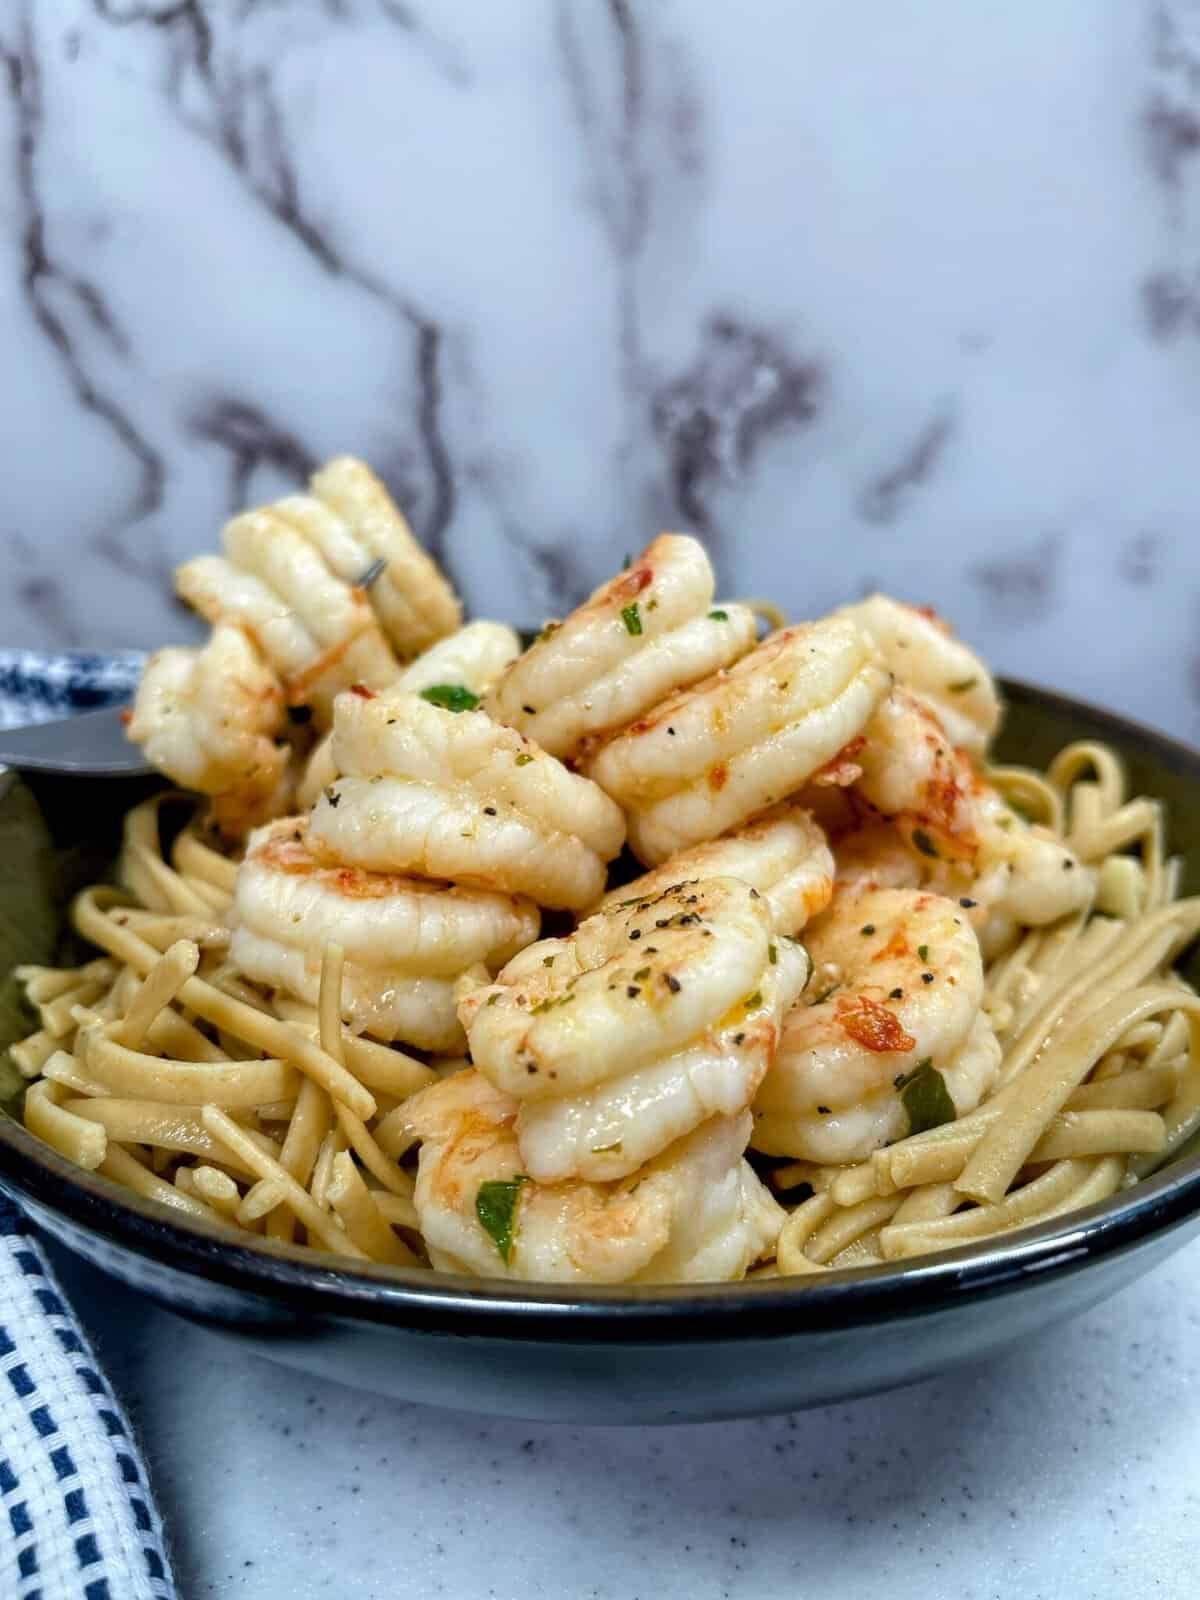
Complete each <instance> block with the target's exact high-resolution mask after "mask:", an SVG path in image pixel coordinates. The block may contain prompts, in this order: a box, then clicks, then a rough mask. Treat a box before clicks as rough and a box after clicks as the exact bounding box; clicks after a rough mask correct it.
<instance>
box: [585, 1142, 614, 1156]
mask: <svg viewBox="0 0 1200 1600" xmlns="http://www.w3.org/2000/svg"><path fill="white" fill-rule="evenodd" d="M620 1148H621V1141H620V1139H618V1140H617V1141H616V1143H615V1144H594V1145H593V1146H592V1154H593V1155H594V1156H607V1155H612V1153H613V1152H614V1151H615V1150H619V1149H620Z"/></svg>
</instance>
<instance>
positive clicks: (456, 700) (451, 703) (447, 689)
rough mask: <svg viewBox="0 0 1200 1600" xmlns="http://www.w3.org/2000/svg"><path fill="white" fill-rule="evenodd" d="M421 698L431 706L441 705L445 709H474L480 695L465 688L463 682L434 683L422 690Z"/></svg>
mask: <svg viewBox="0 0 1200 1600" xmlns="http://www.w3.org/2000/svg"><path fill="white" fill-rule="evenodd" d="M421 699H422V700H428V701H429V704H430V705H431V706H441V708H442V710H443V711H474V709H475V707H476V706H477V705H478V704H479V696H478V695H477V694H472V693H471V691H470V689H465V688H464V687H463V686H462V684H461V683H434V684H430V686H429V688H428V689H422V690H421Z"/></svg>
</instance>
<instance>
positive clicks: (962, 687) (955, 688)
mask: <svg viewBox="0 0 1200 1600" xmlns="http://www.w3.org/2000/svg"><path fill="white" fill-rule="evenodd" d="M978 682H979V679H978V678H964V679H963V680H962V681H961V683H948V684H947V685H946V687H947V689H949V691H950V693H951V694H966V692H967V690H968V689H973V688H974V687H975V685H976V684H977V683H978Z"/></svg>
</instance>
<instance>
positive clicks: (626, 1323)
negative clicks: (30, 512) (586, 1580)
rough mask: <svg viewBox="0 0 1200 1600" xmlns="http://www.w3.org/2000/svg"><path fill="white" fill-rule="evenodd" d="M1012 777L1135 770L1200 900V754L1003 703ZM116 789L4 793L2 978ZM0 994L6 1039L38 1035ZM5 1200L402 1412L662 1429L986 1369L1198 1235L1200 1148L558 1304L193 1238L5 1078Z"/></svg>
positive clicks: (191, 1312)
mask: <svg viewBox="0 0 1200 1600" xmlns="http://www.w3.org/2000/svg"><path fill="white" fill-rule="evenodd" d="M1005 687H1006V693H1007V697H1008V707H1009V709H1008V716H1007V719H1006V723H1005V728H1004V733H1003V736H1002V738H1001V739H1000V741H999V756H1000V758H1001V759H1009V760H1013V759H1015V760H1020V761H1022V762H1027V763H1032V764H1035V765H1044V764H1046V763H1047V762H1048V761H1049V759H1050V758H1051V757H1052V756H1053V755H1054V753H1055V752H1056V751H1057V750H1058V749H1060V748H1061V746H1063V745H1064V744H1067V743H1070V742H1071V741H1072V740H1074V739H1080V738H1089V739H1102V740H1105V741H1107V742H1108V743H1110V744H1112V745H1113V746H1115V747H1116V748H1117V749H1118V750H1119V751H1120V752H1121V754H1122V755H1123V756H1124V758H1125V760H1126V762H1127V764H1128V767H1129V772H1130V779H1131V783H1132V785H1133V786H1134V788H1135V789H1136V790H1139V791H1141V792H1144V793H1147V794H1151V795H1155V796H1158V797H1159V798H1161V799H1163V800H1164V801H1165V802H1166V803H1167V805H1168V807H1169V816H1170V824H1171V829H1170V831H1171V838H1172V845H1173V848H1174V849H1175V850H1176V851H1178V852H1179V853H1181V854H1182V855H1183V856H1184V857H1185V860H1186V873H1185V879H1184V887H1185V891H1187V892H1196V890H1197V889H1198V888H1200V754H1198V753H1196V752H1194V751H1191V750H1189V749H1186V748H1185V747H1184V746H1182V745H1179V744H1177V743H1175V742H1174V741H1173V740H1171V739H1168V738H1166V737H1165V736H1164V735H1162V734H1158V733H1155V732H1152V731H1150V730H1148V729H1145V728H1141V727H1138V726H1136V725H1134V724H1133V723H1130V722H1127V721H1125V720H1123V719H1121V718H1119V717H1116V716H1112V715H1110V714H1109V713H1107V712H1105V711H1100V710H1097V709H1095V708H1093V707H1091V706H1088V705H1085V704H1083V703H1081V702H1078V701H1075V700H1071V699H1067V698H1065V697H1063V696H1061V695H1058V694H1053V693H1050V692H1048V691H1046V690H1043V689H1037V688H1032V687H1030V686H1028V685H1024V684H1020V683H1009V684H1007V685H1006V686H1005ZM136 798H138V795H137V794H136V793H135V792H132V791H131V790H130V789H129V788H128V787H127V786H126V785H124V784H121V783H117V782H115V781H114V780H102V781H99V782H97V783H94V784H93V785H92V786H90V787H89V788H88V789H87V790H86V791H85V790H83V788H82V786H81V785H79V784H75V783H71V782H70V781H69V780H68V781H62V780H60V781H57V782H46V781H42V782H40V783H38V784H36V786H30V785H27V784H25V783H23V782H21V781H20V780H18V779H17V778H16V777H15V776H14V775H13V774H11V773H7V774H4V775H2V776H0V971H3V972H8V971H9V969H10V967H11V966H12V965H13V964H14V963H16V962H19V961H46V960H48V959H50V958H51V956H52V953H53V952H54V950H55V948H56V946H57V944H58V942H59V940H60V938H61V929H62V925H63V910H64V906H65V904H66V901H67V898H68V897H69V895H70V893H71V892H72V890H73V889H74V888H75V887H77V886H78V885H79V884H81V883H83V882H86V881H89V880H91V879H93V878H94V877H95V875H96V873H97V871H98V870H100V869H102V868H103V867H104V865H105V864H106V863H107V862H110V861H111V859H112V855H113V852H114V847H115V841H116V838H117V833H118V829H119V822H120V816H121V813H122V812H123V810H124V809H125V807H126V806H128V805H129V804H131V803H133V801H134V799H136ZM27 1028H28V1024H27V1022H26V1021H25V1020H24V1019H23V1018H22V1015H21V1011H20V1006H19V1001H18V1000H17V997H16V992H15V982H14V980H12V979H11V978H10V979H8V980H6V982H5V983H4V985H3V987H2V988H0V1045H4V1046H7V1044H8V1043H10V1042H11V1041H12V1039H14V1038H16V1037H19V1036H20V1034H21V1033H22V1032H24V1031H27ZM2 1087H3V1089H4V1091H5V1095H6V1099H5V1104H6V1108H7V1109H6V1111H5V1113H4V1114H0V1188H2V1189H3V1190H4V1191H5V1192H7V1193H8V1194H9V1195H11V1196H12V1197H13V1198H14V1199H16V1200H17V1201H18V1202H19V1203H20V1204H21V1205H22V1206H23V1207H24V1208H25V1210H26V1212H27V1213H28V1215H29V1216H30V1217H31V1218H32V1220H33V1221H34V1223H35V1224H36V1225H37V1227H38V1228H40V1229H41V1230H42V1231H43V1232H45V1233H46V1234H47V1235H49V1236H50V1237H51V1238H53V1239H55V1240H57V1241H59V1242H60V1243H61V1244H63V1245H65V1246H66V1247H67V1248H68V1249H70V1250H73V1251H75V1252H76V1253H77V1254H79V1255H80V1256H82V1257H84V1258H85V1259H86V1260H88V1261H90V1262H91V1263H93V1264H94V1265H95V1266H97V1267H99V1268H101V1269H102V1270H103V1271H105V1272H107V1273H110V1274H111V1275H112V1276H113V1277H115V1278H118V1279H119V1280H120V1281H121V1282H122V1283H125V1284H127V1285H129V1286H130V1287H132V1288H134V1289H138V1290H140V1291H142V1292H143V1293H145V1294H147V1295H149V1296H150V1297H151V1298H152V1299H154V1300H156V1301H158V1302H159V1303H160V1304H162V1305H163V1306H165V1307H167V1308H168V1309H170V1310H172V1311H175V1312H178V1313H179V1314H181V1315H183V1316H185V1317H189V1318H192V1319H193V1320H195V1321H197V1322H202V1323H205V1324H208V1325H210V1326H212V1327H214V1328H218V1329H221V1330H224V1331H226V1332H227V1333H228V1334H230V1335H231V1336H232V1337H234V1338H236V1339H238V1340H239V1341H241V1342H242V1343H243V1344H244V1345H245V1346H247V1347H249V1348H251V1349H254V1350H256V1351H258V1352H259V1353H261V1354H263V1355H267V1356H270V1357H273V1358H274V1359H276V1360H278V1361H282V1362H285V1363H287V1364H289V1365H292V1366H295V1367H299V1368H302V1369H304V1370H305V1371H308V1372H312V1373H316V1374H319V1375H322V1376H328V1377H332V1378H335V1379H338V1380H339V1381H341V1382H344V1383H349V1384H353V1385H357V1386H358V1387H361V1388H366V1389H373V1390H377V1391H380V1392H382V1393H386V1394H391V1395H395V1396H398V1397H400V1398H403V1399H407V1400H420V1401H425V1402H429V1403H433V1404H439V1405H447V1406H455V1407H464V1408H470V1409H472V1410H475V1411H481V1412H492V1413H497V1414H507V1415H512V1416H520V1417H526V1418H530V1419H539V1420H545V1421H566V1422H574V1423H593V1422H605V1423H631V1422H638V1423H670V1422H683V1421H701V1420H715V1419H718V1418H727V1417H739V1416H749V1415H754V1414H761V1413H766V1412H773V1411H783V1410H792V1409H795V1408H798V1407H804V1406H816V1405H822V1404H825V1403H827V1402H830V1401H834V1400H840V1399H845V1398H848V1397H850V1396H853V1395H860V1394H865V1393H869V1392H872V1391H876V1390H883V1389H887V1388H889V1387H892V1386H895V1385H898V1384H904V1383H911V1382H913V1381H914V1380H916V1379H919V1378H923V1377H927V1376H930V1375H931V1374H933V1373H935V1372H941V1371H943V1370H945V1368H947V1367H950V1366H953V1365H955V1364H957V1363H960V1362H964V1361H968V1360H978V1359H980V1358H981V1357H985V1356H987V1355H989V1354H991V1353H992V1352H994V1351H997V1350H999V1349H1000V1348H1002V1347H1003V1346H1005V1345H1008V1344H1011V1343H1015V1342H1017V1341H1020V1340H1025V1339H1028V1338H1030V1337H1032V1336H1033V1335H1034V1334H1037V1333H1039V1332H1040V1331H1041V1330H1043V1329H1045V1328H1047V1327H1049V1326H1050V1325H1051V1324H1053V1323H1055V1322H1058V1321H1060V1320H1062V1319H1063V1318H1066V1317H1069V1316H1074V1315H1075V1314H1076V1313H1078V1312H1081V1311H1084V1310H1086V1309H1087V1308H1088V1307H1090V1306H1093V1305H1095V1304H1096V1303H1097V1302H1098V1301H1100V1300H1102V1299H1104V1298H1105V1297H1106V1296H1108V1295H1110V1294H1115V1293H1116V1292H1117V1290H1119V1289H1121V1288H1122V1287H1123V1286H1124V1285H1126V1284H1128V1283H1130V1282H1131V1281H1132V1280H1133V1279H1134V1278H1136V1277H1138V1276H1140V1275H1141V1274H1142V1273H1143V1272H1146V1271H1148V1270H1149V1268H1151V1267H1152V1266H1154V1265H1155V1264H1156V1263H1157V1262H1158V1261H1161V1260H1162V1259H1163V1258H1164V1257H1165V1256H1167V1255H1169V1254H1170V1253H1171V1252H1172V1251H1174V1250H1177V1249H1178V1248H1179V1247H1180V1245H1182V1244H1183V1243H1184V1242H1185V1241H1186V1240H1187V1239H1189V1238H1190V1237H1191V1236H1192V1235H1194V1234H1195V1233H1196V1232H1197V1231H1200V1154H1198V1153H1197V1152H1196V1150H1195V1149H1194V1148H1192V1149H1189V1150H1185V1151H1182V1152H1180V1154H1179V1155H1178V1156H1177V1157H1176V1159H1175V1160H1174V1161H1173V1162H1172V1164H1171V1165H1170V1166H1169V1167H1167V1168H1166V1169H1164V1170H1163V1171H1162V1172H1160V1173H1158V1174H1156V1175H1155V1176H1153V1177H1151V1178H1149V1179H1147V1180H1145V1181H1144V1182H1142V1183H1141V1184H1139V1185H1137V1186H1136V1187H1135V1188H1133V1189H1131V1190H1126V1191H1124V1192H1123V1193H1121V1194H1119V1195H1116V1196H1114V1197H1113V1198H1112V1199H1110V1200H1107V1201H1104V1202H1102V1203H1101V1204H1099V1205H1095V1206H1092V1207H1090V1208H1088V1209H1087V1210H1085V1211H1080V1212H1077V1213H1074V1214H1071V1215H1069V1216H1066V1217H1061V1218H1057V1219H1055V1220H1054V1221H1052V1222H1049V1223H1045V1224H1042V1225H1041V1226H1038V1227H1033V1228H1028V1229H1024V1230H1021V1231H1020V1232H1016V1233H1013V1234H1011V1235H1009V1236H1007V1237H1005V1238H1003V1239H1001V1240H996V1239H989V1240H986V1241H984V1242H981V1243H979V1244H975V1245H969V1246H964V1247H962V1248H959V1249H956V1250H951V1251H947V1252H945V1253H943V1254H940V1255H938V1256H935V1257H930V1258H927V1259H921V1260H918V1261H916V1262H915V1263H912V1264H907V1265H905V1266H904V1267H903V1269H902V1270H901V1269H900V1268H898V1267H896V1266H891V1265H888V1266H877V1267H865V1268H859V1269H857V1270H852V1271H844V1272H840V1273H836V1274H830V1275H829V1276H828V1277H805V1278H803V1279H774V1280H762V1281H760V1282H750V1283H741V1284H732V1285H710V1286H705V1285H699V1286H688V1287H679V1288H659V1287H648V1288H639V1289H575V1288H571V1289H564V1288H563V1287H562V1286H558V1285H547V1286H544V1287H543V1286H539V1285H535V1284H514V1283H510V1282H507V1281H505V1282H501V1281H496V1282H492V1281H487V1280H482V1279H475V1278H470V1279H468V1278H457V1277H449V1276H440V1275H437V1276H435V1275H431V1274H429V1273H416V1272H412V1273H406V1272H404V1271H402V1270H398V1269H394V1268H385V1267H371V1266H364V1267H354V1268H351V1267H348V1266H344V1265H339V1264H337V1262H336V1260H335V1258H333V1257H330V1256H319V1255H315V1254H312V1253H310V1252H307V1251H304V1250H301V1249H299V1248H296V1247H292V1246H285V1245H268V1244H258V1243H256V1244H255V1245H253V1246H248V1245H246V1244H243V1243H240V1242H238V1239H237V1237H236V1235H235V1234H234V1233H233V1232H232V1231H229V1230H226V1229H224V1228H222V1227H220V1226H206V1225H204V1224H203V1223H192V1222H187V1223H184V1222H179V1221H177V1220H175V1218H174V1217H173V1216H172V1215H171V1214H169V1213H168V1212H166V1211H165V1210H163V1209H161V1208H160V1207H158V1206H157V1205H155V1204H153V1203H151V1202H147V1201H143V1200H140V1199H138V1198H136V1197H134V1196H132V1195H129V1194H127V1193H126V1192H125V1191H124V1190H121V1189H117V1188H115V1187H114V1186H113V1185H112V1184H110V1183H109V1182H108V1181H107V1180H106V1179H103V1178H100V1177H97V1176H96V1175H94V1174H92V1173H87V1172H83V1171H81V1170H80V1169H78V1168H76V1167H74V1166H72V1165H71V1164H70V1163H68V1162H67V1161H65V1160H63V1159H62V1158H61V1157H59V1156H57V1155H56V1154H55V1153H54V1152H53V1151H51V1150H50V1149H48V1148H47V1147H46V1146H44V1145H42V1144H41V1143H40V1142H39V1141H38V1140H37V1139H35V1138H34V1137H33V1136H32V1135H30V1134H28V1133H27V1132H26V1131H25V1130H24V1128H22V1127H21V1126H20V1125H19V1123H18V1122H17V1121H15V1120H14V1118H13V1116H12V1114H11V1113H12V1112H13V1111H14V1110H15V1109H16V1103H17V1098H18V1097H19V1093H20V1086H19V1084H17V1083H16V1082H14V1081H12V1080H9V1081H7V1082H5V1083H4V1084H3V1086H2Z"/></svg>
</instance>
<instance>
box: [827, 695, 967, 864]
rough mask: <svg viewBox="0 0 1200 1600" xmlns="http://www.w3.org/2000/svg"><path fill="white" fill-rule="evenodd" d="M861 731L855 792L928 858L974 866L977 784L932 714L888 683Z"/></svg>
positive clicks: (932, 712)
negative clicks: (886, 688) (887, 688)
mask: <svg viewBox="0 0 1200 1600" xmlns="http://www.w3.org/2000/svg"><path fill="white" fill-rule="evenodd" d="M865 733H866V738H865V741H864V743H863V745H862V747H861V749H860V750H859V751H858V753H857V755H856V757H855V759H856V761H857V763H858V766H859V768H860V776H859V778H858V780H857V783H856V785H855V787H856V789H857V791H858V793H860V794H861V795H863V796H864V798H865V799H867V800H868V801H870V803H871V805H873V806H874V807H875V809H876V810H877V811H880V812H882V814H883V815H884V816H885V817H888V818H891V819H892V820H893V821H895V822H896V824H897V826H898V827H899V828H900V829H901V831H902V833H903V834H904V835H905V836H906V837H907V838H908V839H909V840H910V841H911V842H912V844H913V845H914V847H915V848H916V849H918V850H920V851H921V852H922V854H924V855H926V856H928V857H929V858H930V859H931V860H953V861H959V862H962V863H964V864H966V865H967V866H968V868H969V867H971V866H973V865H974V863H975V860H976V858H977V856H978V853H979V843H980V841H979V821H980V819H979V810H978V805H977V803H976V802H977V797H978V795H979V794H980V793H981V792H982V788H983V785H982V781H981V779H980V778H979V775H978V773H977V772H976V770H975V768H974V766H973V765H972V763H971V760H970V758H969V757H968V756H967V755H966V754H965V753H964V752H962V751H959V750H956V749H955V748H954V746H953V745H952V744H951V743H950V739H949V736H948V735H947V733H946V730H945V728H944V727H943V726H942V724H941V722H940V721H939V719H938V717H937V715H936V713H935V712H934V711H933V710H932V709H931V708H930V707H929V706H928V705H927V704H926V703H925V702H924V701H923V700H921V699H920V698H919V697H918V696H917V695H914V694H911V693H910V692H909V691H908V690H907V689H893V690H892V692H891V693H890V694H889V695H888V696H887V697H886V699H884V700H883V702H882V703H881V705H880V706H879V708H878V709H877V710H876V712H875V715H874V716H873V717H872V718H871V720H870V721H869V722H868V724H867V726H866V730H865Z"/></svg>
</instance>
